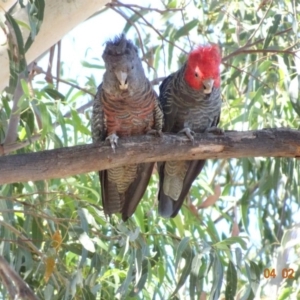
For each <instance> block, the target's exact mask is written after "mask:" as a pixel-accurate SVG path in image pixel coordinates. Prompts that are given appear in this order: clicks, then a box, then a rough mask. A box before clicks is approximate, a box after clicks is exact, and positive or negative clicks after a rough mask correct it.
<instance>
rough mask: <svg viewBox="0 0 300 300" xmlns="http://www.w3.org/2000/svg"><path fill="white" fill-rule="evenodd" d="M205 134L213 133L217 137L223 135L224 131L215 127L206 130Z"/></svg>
mask: <svg viewBox="0 0 300 300" xmlns="http://www.w3.org/2000/svg"><path fill="white" fill-rule="evenodd" d="M205 132H209V133H213V134H217V135H223V134H224V130H223V129H222V128H219V127H217V126H213V127H210V128H207V129H206V130H205Z"/></svg>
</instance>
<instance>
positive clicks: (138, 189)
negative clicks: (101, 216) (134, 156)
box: [122, 163, 154, 221]
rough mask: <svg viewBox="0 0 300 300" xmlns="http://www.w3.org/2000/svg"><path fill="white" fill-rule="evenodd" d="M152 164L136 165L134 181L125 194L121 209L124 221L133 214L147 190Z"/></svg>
mask: <svg viewBox="0 0 300 300" xmlns="http://www.w3.org/2000/svg"><path fill="white" fill-rule="evenodd" d="M153 167H154V163H144V164H139V165H138V170H137V174H136V178H135V180H134V181H133V182H132V183H131V184H130V186H129V188H128V189H127V191H126V193H125V201H124V205H123V208H122V219H123V221H126V220H127V219H128V218H129V217H131V216H132V214H133V213H134V212H135V210H136V208H137V206H138V204H139V203H140V201H141V199H142V198H143V195H144V193H145V191H146V189H147V186H148V183H149V180H150V177H151V174H152V171H153Z"/></svg>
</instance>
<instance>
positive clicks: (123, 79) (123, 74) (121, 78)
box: [115, 71, 128, 91]
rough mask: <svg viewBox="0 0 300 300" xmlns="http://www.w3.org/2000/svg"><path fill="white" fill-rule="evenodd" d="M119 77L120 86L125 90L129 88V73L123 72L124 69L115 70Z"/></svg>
mask: <svg viewBox="0 0 300 300" xmlns="http://www.w3.org/2000/svg"><path fill="white" fill-rule="evenodd" d="M115 74H116V76H117V78H118V81H119V83H120V85H119V87H120V89H121V90H123V91H125V90H127V89H128V83H127V73H126V72H123V71H118V72H115Z"/></svg>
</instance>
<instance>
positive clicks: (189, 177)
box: [158, 160, 205, 218]
mask: <svg viewBox="0 0 300 300" xmlns="http://www.w3.org/2000/svg"><path fill="white" fill-rule="evenodd" d="M204 164H205V160H196V161H190V165H189V167H188V170H187V173H186V175H185V178H184V182H183V187H182V190H181V193H180V196H179V198H178V200H174V199H172V198H171V197H169V196H167V195H166V194H165V193H164V191H163V188H162V187H163V182H164V167H165V163H161V164H159V177H160V178H159V182H160V183H159V195H158V200H159V203H158V212H159V214H160V215H161V216H162V217H165V218H174V217H175V216H176V215H177V214H178V212H179V210H180V208H181V206H182V204H183V201H184V199H185V198H186V196H187V194H188V192H189V190H190V188H191V186H192V184H193V181H194V180H195V179H196V178H197V176H198V175H199V173H200V172H201V170H202V168H203V166H204Z"/></svg>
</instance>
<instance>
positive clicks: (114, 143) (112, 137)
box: [105, 133, 119, 152]
mask: <svg viewBox="0 0 300 300" xmlns="http://www.w3.org/2000/svg"><path fill="white" fill-rule="evenodd" d="M118 139H119V137H118V136H117V135H116V134H115V133H113V134H110V135H109V136H108V137H107V138H106V139H105V140H106V141H107V140H108V141H109V142H110V145H111V148H112V149H113V152H116V151H115V149H116V146H117V145H118Z"/></svg>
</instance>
